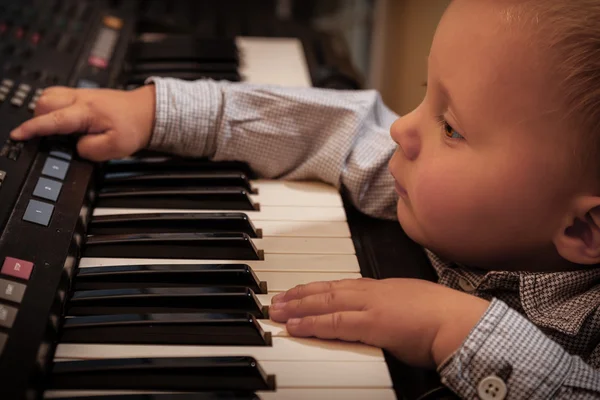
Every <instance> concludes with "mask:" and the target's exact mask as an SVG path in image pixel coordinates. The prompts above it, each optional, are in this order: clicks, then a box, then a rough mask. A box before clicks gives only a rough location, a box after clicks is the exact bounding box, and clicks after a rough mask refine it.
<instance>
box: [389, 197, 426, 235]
mask: <svg viewBox="0 0 600 400" xmlns="http://www.w3.org/2000/svg"><path fill="white" fill-rule="evenodd" d="M396 216H397V217H398V222H399V223H400V226H402V230H403V231H404V233H406V235H407V236H408V237H409V238H411V239H412V241H414V242H416V243H418V244H419V245H421V246H423V247H427V245H426V241H425V238H424V235H423V232H422V230H421V228H420V226H419V223H418V221H417V220H416V219H415V215H414V214H413V213H412V212H411V210H410V208H409V207H407V205H406V204H405V203H404V200H402V199H400V200H398V206H397V207H396Z"/></svg>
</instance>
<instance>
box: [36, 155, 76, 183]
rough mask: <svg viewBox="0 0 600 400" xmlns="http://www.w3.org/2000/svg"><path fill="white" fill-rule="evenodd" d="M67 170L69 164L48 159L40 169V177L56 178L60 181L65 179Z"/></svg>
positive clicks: (55, 159)
mask: <svg viewBox="0 0 600 400" xmlns="http://www.w3.org/2000/svg"><path fill="white" fill-rule="evenodd" d="M68 169H69V163H68V162H66V161H63V160H59V159H57V158H53V157H48V159H47V160H46V163H45V164H44V169H42V175H46V176H50V177H52V178H58V179H60V180H61V181H62V180H63V179H65V176H66V175H67V170H68Z"/></svg>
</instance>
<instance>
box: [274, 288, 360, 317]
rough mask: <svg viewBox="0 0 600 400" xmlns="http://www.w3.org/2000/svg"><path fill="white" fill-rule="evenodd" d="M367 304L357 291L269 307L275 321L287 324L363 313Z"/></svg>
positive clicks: (345, 291) (341, 291) (315, 295)
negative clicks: (328, 316)
mask: <svg viewBox="0 0 600 400" xmlns="http://www.w3.org/2000/svg"><path fill="white" fill-rule="evenodd" d="M366 302H367V299H366V296H364V295H362V293H359V292H357V291H356V290H335V291H330V292H326V293H319V294H314V295H311V296H307V297H303V298H301V299H297V300H290V301H287V302H284V303H274V304H273V305H271V306H270V307H269V315H270V317H271V319H272V320H273V321H276V322H285V321H287V320H288V319H290V318H302V317H307V316H309V315H322V314H331V313H334V312H339V311H362V310H364V309H365V308H366V306H367V304H366Z"/></svg>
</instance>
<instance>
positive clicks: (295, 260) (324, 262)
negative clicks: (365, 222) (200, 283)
mask: <svg viewBox="0 0 600 400" xmlns="http://www.w3.org/2000/svg"><path fill="white" fill-rule="evenodd" d="M154 264H157V265H164V264H247V265H249V266H250V268H252V270H253V271H297V272H301V271H305V272H356V273H360V265H359V264H358V260H357V258H356V256H355V255H353V254H345V255H337V254H336V255H332V254H265V259H264V260H260V261H247V260H243V261H240V260H187V259H174V258H173V259H170V258H101V257H84V258H82V259H81V260H80V262H79V267H80V268H87V267H104V266H107V267H108V266H111V265H154Z"/></svg>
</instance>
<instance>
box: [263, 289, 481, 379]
mask: <svg viewBox="0 0 600 400" xmlns="http://www.w3.org/2000/svg"><path fill="white" fill-rule="evenodd" d="M488 306H489V302H488V301H487V300H483V299H480V298H478V297H474V296H471V295H469V294H466V293H463V292H459V291H457V290H454V289H450V288H447V287H445V286H442V285H439V284H437V283H433V282H428V281H423V280H416V279H384V280H373V279H366V278H361V279H346V280H341V281H333V282H315V283H310V284H307V285H300V286H296V287H295V288H293V289H290V290H288V291H287V292H285V293H280V294H279V295H277V296H275V297H273V301H272V305H271V307H270V309H269V314H270V315H271V319H273V320H274V321H277V322H286V321H287V324H286V328H287V330H288V332H289V333H290V335H292V336H301V337H306V336H316V337H318V338H322V339H342V340H346V341H359V342H363V343H366V344H369V345H372V346H377V347H381V348H384V349H386V350H388V351H389V352H391V353H392V354H393V355H394V356H396V357H397V358H398V359H400V360H402V361H403V362H406V363H408V364H411V365H415V366H424V367H435V366H438V365H440V364H441V363H442V362H443V361H444V360H445V359H446V358H447V357H449V356H450V355H451V354H452V353H453V352H454V351H455V350H456V349H458V347H460V345H461V344H462V342H463V341H464V339H465V338H466V337H467V335H468V334H469V332H470V331H471V329H472V328H473V327H474V326H475V325H476V324H477V322H478V321H479V319H480V318H481V316H482V315H483V314H484V312H485V311H486V310H487V308H488Z"/></svg>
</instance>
